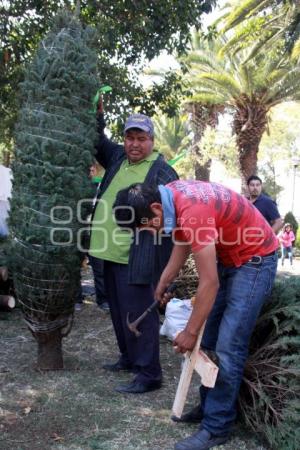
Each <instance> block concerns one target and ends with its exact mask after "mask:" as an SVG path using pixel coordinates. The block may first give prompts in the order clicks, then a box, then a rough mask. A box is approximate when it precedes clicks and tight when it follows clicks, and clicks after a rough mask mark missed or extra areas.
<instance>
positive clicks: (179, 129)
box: [153, 115, 191, 159]
mask: <svg viewBox="0 0 300 450" xmlns="http://www.w3.org/2000/svg"><path fill="white" fill-rule="evenodd" d="M153 121H154V125H155V145H156V147H157V148H158V149H159V150H160V151H161V152H162V153H163V154H164V155H165V157H166V158H167V159H172V158H174V157H176V156H178V155H179V153H180V152H182V150H184V149H186V148H187V147H189V145H190V141H191V138H190V131H189V128H188V123H187V118H186V116H174V117H171V118H170V117H167V116H166V115H158V116H156V117H155V118H154V120H153Z"/></svg>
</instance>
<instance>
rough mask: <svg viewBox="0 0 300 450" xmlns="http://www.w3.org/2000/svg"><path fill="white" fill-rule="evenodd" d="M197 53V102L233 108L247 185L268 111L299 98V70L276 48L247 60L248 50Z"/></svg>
mask: <svg viewBox="0 0 300 450" xmlns="http://www.w3.org/2000/svg"><path fill="white" fill-rule="evenodd" d="M224 43H225V44H226V41H225V38H224V37H223V38H220V41H219V42H218V43H216V44H215V47H211V49H209V50H205V49H204V50H202V51H198V53H197V54H196V53H194V54H193V62H192V69H193V73H194V75H193V80H194V83H195V84H194V92H195V93H194V101H197V102H198V103H201V104H204V105H205V104H207V101H208V100H210V102H211V103H213V104H215V105H224V106H225V107H226V108H228V109H230V110H232V111H233V115H234V116H233V131H234V133H235V135H236V140H237V147H238V152H239V163H240V170H241V175H242V182H243V187H245V181H246V179H247V178H248V177H249V176H250V175H252V174H253V173H255V172H256V169H257V153H258V149H259V143H260V140H261V138H262V135H263V133H264V131H265V130H266V127H267V123H268V112H269V110H270V109H271V108H272V107H273V106H275V105H277V104H279V103H282V102H284V101H290V100H300V77H299V75H300V68H299V66H297V65H296V63H295V62H293V61H291V60H290V59H289V58H287V57H285V56H282V53H281V52H279V51H278V50H277V49H275V50H274V51H273V52H269V53H268V54H266V55H262V54H261V53H260V54H257V55H256V56H255V57H253V58H251V59H249V58H248V57H247V56H248V53H247V52H246V51H241V52H239V53H236V54H231V55H230V54H227V53H225V55H223V54H221V53H220V52H219V53H217V52H216V51H215V49H217V48H220V46H221V45H224Z"/></svg>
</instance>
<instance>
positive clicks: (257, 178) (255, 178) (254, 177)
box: [247, 175, 262, 186]
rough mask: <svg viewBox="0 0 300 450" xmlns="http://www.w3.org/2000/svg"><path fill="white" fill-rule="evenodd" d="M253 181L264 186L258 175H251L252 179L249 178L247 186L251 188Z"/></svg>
mask: <svg viewBox="0 0 300 450" xmlns="http://www.w3.org/2000/svg"><path fill="white" fill-rule="evenodd" d="M253 180H257V181H259V182H260V184H262V180H261V178H259V177H258V176H257V175H251V177H249V178H248V180H247V186H249V184H250V183H251V181H253Z"/></svg>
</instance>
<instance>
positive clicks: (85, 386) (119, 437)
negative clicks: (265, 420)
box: [0, 261, 300, 450]
mask: <svg viewBox="0 0 300 450" xmlns="http://www.w3.org/2000/svg"><path fill="white" fill-rule="evenodd" d="M298 263H299V264H298ZM297 267H299V269H300V261H297ZM299 273H300V270H299ZM295 274H298V268H297V269H294V270H293V272H292V271H288V270H285V271H280V273H279V276H294V275H295ZM162 319H163V318H162ZM0 336H1V350H0V449H1V450H29V449H30V450H54V449H55V450H98V449H99V450H100V449H101V450H119V449H122V450H142V449H143V450H171V449H173V447H174V443H175V442H176V441H178V440H180V439H182V438H183V437H186V436H188V435H190V434H191V433H192V432H194V431H195V430H196V429H197V426H188V425H184V424H175V423H173V422H172V421H171V420H170V412H171V407H172V402H173V399H174V395H175V391H176V387H177V383H178V379H179V375H180V366H181V357H180V356H178V355H174V353H173V350H172V346H171V344H170V342H169V341H168V340H166V339H165V338H162V339H161V360H162V365H163V370H164V384H163V388H162V389H161V390H159V391H154V392H151V393H148V394H143V395H130V394H127V395H122V394H119V393H117V392H115V391H114V387H115V386H116V385H118V384H120V383H122V382H126V381H127V380H130V379H131V375H130V374H126V373H122V374H113V373H107V372H106V371H104V370H103V369H102V364H103V363H104V362H107V361H111V360H114V359H115V358H116V357H117V348H116V344H115V339H114V335H113V330H112V325H111V321H110V317H109V315H105V314H104V313H102V312H101V311H100V310H99V309H98V307H97V306H96V305H95V303H94V301H93V299H92V298H87V299H86V300H85V304H84V307H83V309H82V310H81V311H79V312H76V313H75V320H74V325H73V329H72V331H71V333H70V335H69V336H68V337H67V338H66V339H65V340H64V360H65V369H64V370H61V371H56V372H39V371H37V370H36V369H35V367H34V364H35V360H36V352H37V346H36V343H35V341H34V339H33V337H32V336H31V334H30V332H29V331H28V329H27V327H26V325H25V323H24V322H23V321H22V315H21V312H20V310H18V309H16V310H14V311H13V312H12V313H9V314H8V313H1V315H0ZM198 385H199V379H198V378H197V376H196V375H195V377H194V379H193V383H192V386H191V389H190V392H189V397H188V403H187V405H186V407H187V408H188V407H189V406H191V405H194V404H195V403H196V402H197V401H198ZM218 448H219V449H220V450H222V449H223V450H225V449H226V450H265V449H266V448H267V447H266V446H265V445H264V444H263V443H262V442H261V441H259V440H258V439H257V436H254V434H253V433H251V432H250V431H249V430H245V429H243V428H241V427H238V426H237V428H236V429H235V431H234V435H233V437H232V439H231V440H230V441H229V442H228V443H227V444H226V445H224V446H221V447H218Z"/></svg>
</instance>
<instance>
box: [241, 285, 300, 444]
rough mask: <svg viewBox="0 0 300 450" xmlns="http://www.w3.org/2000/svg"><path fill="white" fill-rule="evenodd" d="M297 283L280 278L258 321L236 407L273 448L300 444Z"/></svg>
mask: <svg viewBox="0 0 300 450" xmlns="http://www.w3.org/2000/svg"><path fill="white" fill-rule="evenodd" d="M299 330H300V279H299V278H298V277H291V278H287V279H284V280H278V281H277V282H276V284H275V286H274V289H273V292H272V296H271V299H270V300H269V302H268V303H267V304H266V305H265V307H264V308H263V311H262V313H261V315H260V317H259V319H258V321H257V324H256V327H255V330H254V333H253V336H252V340H251V346H250V355H249V359H248V361H247V365H246V368H245V373H244V379H243V384H242V387H241V392H240V397H239V406H240V411H241V414H242V418H243V420H244V422H245V423H246V424H247V425H248V426H250V427H251V428H252V429H253V430H254V431H255V433H257V432H259V433H262V434H263V435H264V436H265V437H266V438H267V440H268V442H269V443H270V445H271V447H272V448H274V449H278V450H283V449H284V450H296V449H298V448H299V442H300V432H299V423H300V402H299V394H300V369H299V367H300V366H299V365H300V354H299V347H300V336H299Z"/></svg>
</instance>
